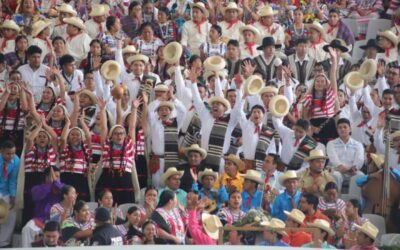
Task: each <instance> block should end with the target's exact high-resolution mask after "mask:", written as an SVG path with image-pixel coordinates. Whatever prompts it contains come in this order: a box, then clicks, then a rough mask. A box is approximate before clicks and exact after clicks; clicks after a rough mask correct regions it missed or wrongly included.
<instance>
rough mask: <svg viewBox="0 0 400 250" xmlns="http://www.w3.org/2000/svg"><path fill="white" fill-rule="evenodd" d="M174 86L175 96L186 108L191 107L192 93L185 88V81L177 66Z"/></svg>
mask: <svg viewBox="0 0 400 250" xmlns="http://www.w3.org/2000/svg"><path fill="white" fill-rule="evenodd" d="M175 86H176V96H177V97H178V99H179V100H180V101H182V103H183V104H184V105H185V107H186V108H189V107H190V106H191V105H192V93H191V92H190V91H189V90H188V89H187V88H186V86H185V79H183V76H182V73H181V68H180V66H179V65H177V66H176V68H175Z"/></svg>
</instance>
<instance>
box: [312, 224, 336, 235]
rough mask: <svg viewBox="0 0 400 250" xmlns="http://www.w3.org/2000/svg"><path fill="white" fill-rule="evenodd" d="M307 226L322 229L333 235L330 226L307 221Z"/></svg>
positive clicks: (333, 232)
mask: <svg viewBox="0 0 400 250" xmlns="http://www.w3.org/2000/svg"><path fill="white" fill-rule="evenodd" d="M307 226H308V227H316V228H319V229H321V230H324V231H325V232H327V233H328V234H329V235H330V236H334V235H335V231H333V230H332V228H330V227H325V226H323V225H319V224H316V223H307Z"/></svg>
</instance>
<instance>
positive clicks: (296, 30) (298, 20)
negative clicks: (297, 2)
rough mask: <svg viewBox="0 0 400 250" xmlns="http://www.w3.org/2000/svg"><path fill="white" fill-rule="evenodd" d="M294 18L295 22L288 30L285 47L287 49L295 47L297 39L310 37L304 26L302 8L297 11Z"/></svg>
mask: <svg viewBox="0 0 400 250" xmlns="http://www.w3.org/2000/svg"><path fill="white" fill-rule="evenodd" d="M293 16H294V22H293V24H291V25H290V26H289V27H288V28H287V30H286V37H285V47H286V48H287V49H290V48H292V47H294V45H295V41H296V40H297V39H299V38H307V37H308V30H307V29H306V27H305V24H304V13H303V10H302V9H300V8H297V9H295V10H294V12H293Z"/></svg>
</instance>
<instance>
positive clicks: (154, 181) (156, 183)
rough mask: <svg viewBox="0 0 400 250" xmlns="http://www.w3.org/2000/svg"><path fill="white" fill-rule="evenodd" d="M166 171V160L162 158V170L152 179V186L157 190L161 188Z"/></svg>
mask: <svg viewBox="0 0 400 250" xmlns="http://www.w3.org/2000/svg"><path fill="white" fill-rule="evenodd" d="M164 170H165V160H164V158H160V169H159V170H158V171H157V172H156V173H155V174H152V177H151V179H152V184H153V186H155V187H156V188H161V183H160V179H161V175H162V174H163V173H164Z"/></svg>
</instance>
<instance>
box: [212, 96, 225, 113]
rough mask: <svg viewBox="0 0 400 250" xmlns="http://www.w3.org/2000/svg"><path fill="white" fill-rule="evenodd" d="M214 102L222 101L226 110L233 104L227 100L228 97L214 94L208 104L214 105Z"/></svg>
mask: <svg viewBox="0 0 400 250" xmlns="http://www.w3.org/2000/svg"><path fill="white" fill-rule="evenodd" d="M214 102H219V103H222V105H224V106H225V108H226V111H228V110H229V109H230V108H231V104H230V103H229V101H228V100H226V99H225V98H223V97H220V96H213V97H211V98H210V99H208V104H209V105H210V106H212V104H213V103H214Z"/></svg>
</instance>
